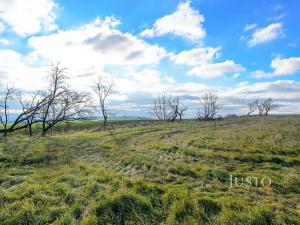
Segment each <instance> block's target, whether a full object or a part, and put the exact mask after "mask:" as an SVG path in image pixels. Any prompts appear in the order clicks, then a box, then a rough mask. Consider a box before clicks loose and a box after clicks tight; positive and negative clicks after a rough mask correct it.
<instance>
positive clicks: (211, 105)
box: [197, 93, 221, 120]
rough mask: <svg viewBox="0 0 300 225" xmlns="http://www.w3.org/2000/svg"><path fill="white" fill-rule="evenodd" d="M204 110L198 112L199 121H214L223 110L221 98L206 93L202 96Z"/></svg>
mask: <svg viewBox="0 0 300 225" xmlns="http://www.w3.org/2000/svg"><path fill="white" fill-rule="evenodd" d="M200 103H201V105H202V109H201V110H200V111H199V112H198V116H197V117H198V119H204V120H212V119H214V118H215V116H216V115H217V113H218V111H219V109H220V108H221V106H220V104H219V98H218V96H217V95H216V94H214V93H206V94H204V95H202V96H201V98H200Z"/></svg>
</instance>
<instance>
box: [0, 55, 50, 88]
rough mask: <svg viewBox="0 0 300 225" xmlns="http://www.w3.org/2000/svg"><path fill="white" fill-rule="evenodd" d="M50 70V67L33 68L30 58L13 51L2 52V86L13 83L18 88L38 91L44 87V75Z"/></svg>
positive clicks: (0, 61)
mask: <svg viewBox="0 0 300 225" xmlns="http://www.w3.org/2000/svg"><path fill="white" fill-rule="evenodd" d="M48 69H49V68H48V67H42V66H40V67H34V66H31V61H30V58H29V57H28V58H27V57H23V56H22V55H21V54H20V53H18V52H15V51H13V50H0V80H1V83H2V84H5V83H13V85H14V86H15V87H16V88H22V89H27V90H32V89H33V88H36V89H38V88H41V87H43V86H44V82H43V75H45V74H46V72H47V70H48ZM33 84H34V85H33Z"/></svg>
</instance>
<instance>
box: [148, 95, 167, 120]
mask: <svg viewBox="0 0 300 225" xmlns="http://www.w3.org/2000/svg"><path fill="white" fill-rule="evenodd" d="M170 101H171V96H168V95H166V94H162V95H160V96H158V97H157V98H156V99H155V100H154V101H153V107H152V113H153V115H154V116H155V117H156V118H157V119H159V120H167V119H168V117H169V113H170V112H169V110H170V109H169V107H170Z"/></svg>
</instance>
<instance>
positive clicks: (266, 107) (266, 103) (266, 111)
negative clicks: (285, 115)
mask: <svg viewBox="0 0 300 225" xmlns="http://www.w3.org/2000/svg"><path fill="white" fill-rule="evenodd" d="M262 106H263V108H264V114H265V115H266V116H267V115H268V114H269V112H270V111H271V110H273V109H274V108H275V105H274V104H273V100H272V98H267V99H265V100H264V101H263V102H262Z"/></svg>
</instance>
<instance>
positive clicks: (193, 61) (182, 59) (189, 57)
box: [170, 47, 221, 66]
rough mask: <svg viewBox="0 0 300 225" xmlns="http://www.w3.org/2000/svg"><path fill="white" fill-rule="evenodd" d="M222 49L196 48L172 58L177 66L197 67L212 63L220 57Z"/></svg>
mask: <svg viewBox="0 0 300 225" xmlns="http://www.w3.org/2000/svg"><path fill="white" fill-rule="evenodd" d="M220 50H221V47H217V48H213V47H204V48H194V49H192V50H187V51H182V52H180V53H179V54H177V55H173V56H171V57H170V58H171V60H173V61H174V62H175V63H176V64H185V65H188V66H197V65H201V64H205V63H210V62H211V61H212V60H213V59H214V58H217V57H218V56H219V54H220V53H219V52H220Z"/></svg>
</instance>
